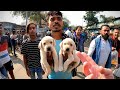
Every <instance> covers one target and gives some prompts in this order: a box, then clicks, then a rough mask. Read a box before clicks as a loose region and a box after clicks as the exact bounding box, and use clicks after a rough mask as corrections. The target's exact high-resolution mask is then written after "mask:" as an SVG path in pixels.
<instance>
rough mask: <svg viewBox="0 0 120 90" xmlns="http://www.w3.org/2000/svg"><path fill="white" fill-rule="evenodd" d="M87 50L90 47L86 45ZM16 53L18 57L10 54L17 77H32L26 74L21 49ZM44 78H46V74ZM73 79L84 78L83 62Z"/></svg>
mask: <svg viewBox="0 0 120 90" xmlns="http://www.w3.org/2000/svg"><path fill="white" fill-rule="evenodd" d="M87 50H88V48H87V47H85V52H87ZM16 54H17V57H15V56H13V55H12V54H10V57H11V60H12V61H13V66H14V75H15V79H30V77H28V76H27V74H26V70H25V66H24V62H23V59H22V55H21V54H20V52H19V51H16ZM10 79H11V78H10ZM43 79H46V77H45V76H44V75H43ZM73 79H84V75H83V73H82V64H81V65H80V66H78V67H77V76H75V77H73Z"/></svg>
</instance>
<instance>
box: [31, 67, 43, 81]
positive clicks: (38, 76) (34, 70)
mask: <svg viewBox="0 0 120 90" xmlns="http://www.w3.org/2000/svg"><path fill="white" fill-rule="evenodd" d="M29 70H30V77H31V79H36V77H35V73H37V78H38V79H42V68H41V67H38V68H29Z"/></svg>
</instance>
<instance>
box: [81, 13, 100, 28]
mask: <svg viewBox="0 0 120 90" xmlns="http://www.w3.org/2000/svg"><path fill="white" fill-rule="evenodd" d="M99 12H101V11H86V15H84V16H83V18H84V19H85V21H86V23H87V27H88V26H92V25H95V24H96V25H97V24H98V23H99V22H98V18H97V17H96V14H98V13H99Z"/></svg>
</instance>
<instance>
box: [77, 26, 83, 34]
mask: <svg viewBox="0 0 120 90" xmlns="http://www.w3.org/2000/svg"><path fill="white" fill-rule="evenodd" d="M75 32H76V34H77V35H80V34H81V32H82V29H81V28H80V27H78V28H77V30H76V31H75Z"/></svg>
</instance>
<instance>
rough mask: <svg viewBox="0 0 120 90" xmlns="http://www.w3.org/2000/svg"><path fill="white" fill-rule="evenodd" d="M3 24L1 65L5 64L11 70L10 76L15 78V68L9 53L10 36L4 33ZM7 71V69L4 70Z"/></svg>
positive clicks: (0, 34) (0, 42)
mask: <svg viewBox="0 0 120 90" xmlns="http://www.w3.org/2000/svg"><path fill="white" fill-rule="evenodd" d="M3 30H4V28H3V25H2V24H1V25H0V63H1V65H3V68H2V69H4V67H5V69H6V70H7V71H8V72H9V74H10V76H11V78H12V79H15V76H14V73H13V70H14V67H13V62H12V60H11V58H10V56H9V53H8V42H9V39H8V36H7V35H3ZM4 71H5V70H4Z"/></svg>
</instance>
